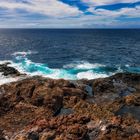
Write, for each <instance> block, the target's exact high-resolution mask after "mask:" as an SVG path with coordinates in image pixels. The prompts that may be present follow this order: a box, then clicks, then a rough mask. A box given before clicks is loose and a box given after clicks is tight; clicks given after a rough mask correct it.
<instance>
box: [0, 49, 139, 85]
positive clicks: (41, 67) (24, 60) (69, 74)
mask: <svg viewBox="0 0 140 140" xmlns="http://www.w3.org/2000/svg"><path fill="white" fill-rule="evenodd" d="M33 53H37V52H32V51H27V52H15V53H14V54H12V55H13V61H9V62H10V63H11V64H9V65H10V66H12V67H15V68H16V69H18V70H19V71H20V72H21V73H26V74H28V75H30V76H34V75H40V76H43V77H48V78H53V79H59V78H63V79H70V80H76V79H96V78H102V77H108V76H111V75H113V74H115V73H118V72H132V73H140V67H132V66H129V65H125V66H115V67H114V66H112V67H110V66H106V65H102V64H91V63H89V62H87V61H80V62H74V63H71V64H67V65H64V66H63V67H62V68H58V69H53V68H49V66H48V65H47V64H42V63H35V62H32V61H31V60H29V59H28V55H31V54H33ZM2 62H7V61H1V62H0V63H2ZM0 77H2V76H1V75H0ZM3 78H4V77H3ZM3 78H1V79H2V80H1V81H0V83H1V82H2V81H5V82H7V81H8V79H6V80H3ZM9 80H10V81H15V80H16V79H12V78H11V79H9ZM5 82H4V83H5Z"/></svg>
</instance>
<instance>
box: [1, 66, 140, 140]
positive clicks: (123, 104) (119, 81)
mask: <svg viewBox="0 0 140 140" xmlns="http://www.w3.org/2000/svg"><path fill="white" fill-rule="evenodd" d="M0 72H1V73H2V74H3V75H4V76H14V77H15V76H20V75H22V74H20V73H19V72H18V71H17V70H16V69H14V68H12V67H9V66H8V65H7V64H1V65H0ZM128 139H129V140H139V139H140V74H131V73H118V74H116V75H113V76H111V77H108V78H100V79H94V80H86V79H83V80H75V81H70V80H69V81H68V80H63V79H59V80H54V79H49V78H43V77H40V76H34V77H28V78H25V79H22V80H19V81H16V82H11V83H7V84H4V85H1V86H0V140H128Z"/></svg>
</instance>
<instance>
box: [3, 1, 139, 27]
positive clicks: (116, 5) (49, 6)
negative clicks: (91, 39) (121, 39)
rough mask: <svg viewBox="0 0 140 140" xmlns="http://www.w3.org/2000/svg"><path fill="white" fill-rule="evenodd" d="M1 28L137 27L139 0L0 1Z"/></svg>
mask: <svg viewBox="0 0 140 140" xmlns="http://www.w3.org/2000/svg"><path fill="white" fill-rule="evenodd" d="M0 28H140V0H0Z"/></svg>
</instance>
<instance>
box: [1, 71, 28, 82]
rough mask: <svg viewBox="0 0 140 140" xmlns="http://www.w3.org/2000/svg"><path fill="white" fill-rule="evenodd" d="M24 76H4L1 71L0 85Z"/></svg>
mask: <svg viewBox="0 0 140 140" xmlns="http://www.w3.org/2000/svg"><path fill="white" fill-rule="evenodd" d="M24 78H25V77H20V76H19V77H10V76H4V75H2V73H0V85H3V84H7V83H11V82H15V81H18V80H22V79H24Z"/></svg>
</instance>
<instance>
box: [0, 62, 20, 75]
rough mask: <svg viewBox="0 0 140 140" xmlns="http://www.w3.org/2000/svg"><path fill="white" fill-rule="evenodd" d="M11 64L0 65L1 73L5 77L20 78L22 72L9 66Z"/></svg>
mask: <svg viewBox="0 0 140 140" xmlns="http://www.w3.org/2000/svg"><path fill="white" fill-rule="evenodd" d="M9 64H10V63H8V62H7V63H4V64H0V73H2V75H4V76H9V75H10V76H19V75H20V72H19V71H18V70H16V69H15V68H13V67H10V66H8V65H9Z"/></svg>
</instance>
